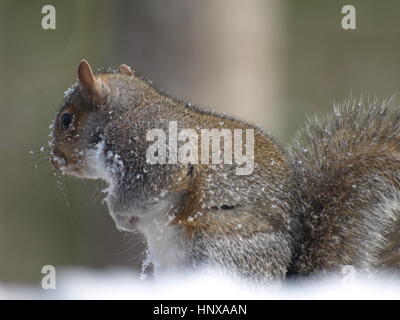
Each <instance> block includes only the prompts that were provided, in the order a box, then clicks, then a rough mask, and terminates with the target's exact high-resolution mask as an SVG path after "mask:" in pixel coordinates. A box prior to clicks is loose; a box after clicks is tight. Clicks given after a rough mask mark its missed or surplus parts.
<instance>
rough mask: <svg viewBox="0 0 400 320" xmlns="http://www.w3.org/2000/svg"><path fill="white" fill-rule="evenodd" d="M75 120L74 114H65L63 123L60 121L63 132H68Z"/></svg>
mask: <svg viewBox="0 0 400 320" xmlns="http://www.w3.org/2000/svg"><path fill="white" fill-rule="evenodd" d="M73 119H74V116H73V115H72V114H70V113H64V114H63V115H62V117H61V121H60V124H61V129H62V130H67V129H68V128H69V127H70V125H71V123H72V120H73Z"/></svg>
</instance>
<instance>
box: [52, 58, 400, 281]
mask: <svg viewBox="0 0 400 320" xmlns="http://www.w3.org/2000/svg"><path fill="white" fill-rule="evenodd" d="M78 80H79V81H78V82H77V83H76V84H75V85H74V86H73V87H71V88H70V89H69V90H68V91H67V92H66V94H65V100H64V103H63V106H62V107H61V110H60V111H59V113H58V115H57V116H56V119H55V121H54V125H53V129H52V130H53V131H52V132H53V134H52V140H51V146H52V154H51V162H52V164H53V165H54V167H56V168H58V169H60V170H62V171H63V172H64V173H66V174H70V175H74V176H78V177H81V178H89V179H103V180H105V181H106V182H107V184H108V189H107V190H106V191H107V196H106V198H105V200H106V203H107V205H108V208H109V211H110V214H111V216H112V217H113V219H114V221H115V223H116V226H117V227H118V228H119V229H120V230H125V231H134V230H140V231H141V232H142V233H143V234H144V236H145V238H146V240H147V244H148V248H149V251H150V254H151V256H152V259H153V264H154V267H155V271H156V272H157V273H163V272H179V271H181V270H182V271H183V270H191V269H196V268H199V269H200V268H211V269H212V268H215V269H216V270H220V271H222V272H225V273H227V274H229V275H232V276H235V277H239V278H244V279H249V280H252V281H256V282H261V283H266V282H274V281H281V280H283V279H285V278H287V277H289V275H290V276H298V277H308V276H310V275H317V274H324V273H329V272H337V271H340V269H341V268H342V267H344V266H347V265H351V266H353V267H354V268H356V269H359V270H362V271H367V272H374V271H379V270H394V271H395V272H398V270H399V269H400V192H399V188H400V107H398V106H396V105H394V103H393V102H392V101H387V102H384V103H379V102H378V101H373V100H368V101H365V102H363V101H362V100H356V99H349V100H347V101H345V102H344V103H343V104H342V105H340V106H336V107H335V108H334V110H333V112H331V113H329V114H327V115H326V116H325V117H323V118H317V117H316V118H315V119H313V120H310V121H308V122H307V123H306V125H305V126H304V127H303V129H301V130H300V131H299V132H298V133H297V136H296V137H295V138H294V139H293V141H292V143H291V144H290V146H288V147H287V148H283V147H281V146H279V145H278V144H277V143H276V142H275V140H274V139H273V138H272V137H271V136H270V135H269V134H268V133H266V132H265V131H264V130H263V129H262V128H259V127H257V126H255V125H252V124H250V123H246V122H244V121H241V120H238V119H236V118H234V117H231V116H227V115H225V114H218V113H215V112H211V111H207V110H205V109H202V108H199V107H195V106H191V105H190V104H186V103H183V102H181V101H179V100H177V99H174V98H172V97H170V96H169V95H167V94H165V93H163V92H161V91H160V90H157V89H156V88H154V87H153V86H152V85H151V84H150V83H149V82H147V81H145V80H143V79H141V78H140V77H138V76H136V75H135V73H134V72H133V71H132V70H131V69H130V68H129V67H128V66H126V65H121V66H120V67H119V68H118V69H116V70H113V71H109V72H103V73H98V74H96V75H94V74H93V72H92V69H91V67H90V65H89V64H88V63H87V62H86V61H85V60H82V61H81V63H80V64H79V67H78ZM171 122H172V123H176V124H177V126H178V127H179V128H191V130H192V131H193V132H195V133H199V131H200V130H201V129H202V128H210V129H212V128H217V129H218V130H222V129H227V130H237V129H242V130H243V131H244V130H248V129H251V130H253V132H254V142H253V143H254V154H253V157H252V159H253V160H254V164H253V168H252V172H251V174H247V175H239V174H237V166H235V164H234V163H231V164H229V163H228V164H223V165H214V164H212V163H211V164H203V163H200V164H199V163H195V164H193V163H190V162H187V163H181V162H179V161H178V162H176V163H174V164H169V163H149V161H148V157H147V156H148V150H149V146H150V145H151V143H153V142H151V141H148V139H147V134H148V132H149V131H151V130H152V129H155V128H156V129H158V130H164V132H167V133H168V134H171V131H169V130H170V128H169V124H170V123H171ZM246 132H247V131H246ZM199 134H200V133H199ZM180 143H181V144H182V143H183V142H180ZM247 147H248V146H246V148H247ZM169 148H170V147H169ZM224 148H227V147H226V145H224ZM160 150H161V149H160ZM224 150H225V149H224ZM158 156H160V155H159V154H158ZM210 157H211V155H210Z"/></svg>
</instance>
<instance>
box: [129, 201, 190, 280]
mask: <svg viewBox="0 0 400 320" xmlns="http://www.w3.org/2000/svg"><path fill="white" fill-rule="evenodd" d="M169 205H170V204H169V203H168V202H167V203H163V204H160V206H157V208H153V209H154V210H152V211H150V212H146V214H144V215H140V218H139V219H140V220H139V222H138V224H137V227H138V228H139V230H140V231H141V232H143V234H144V236H145V237H146V241H147V245H148V249H149V253H150V255H151V260H152V262H153V264H154V271H155V273H156V274H158V275H159V274H164V273H170V272H176V271H177V270H179V269H180V268H181V267H182V266H183V264H184V263H185V260H186V258H187V257H186V253H185V245H184V242H183V241H184V240H183V238H182V230H181V228H180V227H179V226H175V225H171V224H170V222H171V220H172V219H173V217H172V216H169V215H168V214H167V212H168V210H167V209H166V207H168V206H169ZM163 208H164V210H163ZM135 215H136V214H135Z"/></svg>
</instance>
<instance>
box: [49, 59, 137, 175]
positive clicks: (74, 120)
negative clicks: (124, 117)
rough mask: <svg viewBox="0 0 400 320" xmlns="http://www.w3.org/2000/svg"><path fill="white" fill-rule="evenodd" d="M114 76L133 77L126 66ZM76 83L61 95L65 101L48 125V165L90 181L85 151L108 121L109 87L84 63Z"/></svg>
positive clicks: (99, 134)
mask: <svg viewBox="0 0 400 320" xmlns="http://www.w3.org/2000/svg"><path fill="white" fill-rule="evenodd" d="M116 73H119V74H121V75H132V74H133V73H132V71H131V69H130V68H129V67H128V66H126V65H121V66H120V67H119V68H118V69H117V71H116ZM78 80H79V82H78V83H77V84H75V85H74V86H72V87H71V88H70V89H69V90H67V91H66V92H65V101H64V103H63V105H62V107H61V110H60V111H59V113H58V114H57V116H56V119H55V121H54V123H53V126H52V141H51V146H52V157H51V162H52V164H53V166H54V167H55V168H57V169H61V170H62V171H63V172H65V173H67V174H72V175H75V176H78V177H85V178H90V172H89V171H90V170H89V169H90V168H89V167H88V163H87V161H86V152H87V150H90V149H93V148H94V146H95V145H96V144H97V143H98V142H99V141H100V140H101V135H102V131H103V130H104V127H105V125H106V124H107V122H108V121H109V120H110V119H112V116H111V115H110V114H109V111H108V108H107V104H108V100H109V96H110V88H109V86H108V79H107V76H106V75H105V74H104V75H103V74H99V75H96V76H95V75H94V74H93V72H92V69H91V67H90V65H89V64H88V62H86V61H85V60H82V61H81V62H80V64H79V67H78Z"/></svg>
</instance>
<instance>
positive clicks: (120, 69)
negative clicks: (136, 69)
mask: <svg viewBox="0 0 400 320" xmlns="http://www.w3.org/2000/svg"><path fill="white" fill-rule="evenodd" d="M117 72H118V73H122V74H127V75H128V76H133V71H132V69H131V68H130V67H129V66H127V65H126V64H121V65H120V66H119V67H118V69H117Z"/></svg>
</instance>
